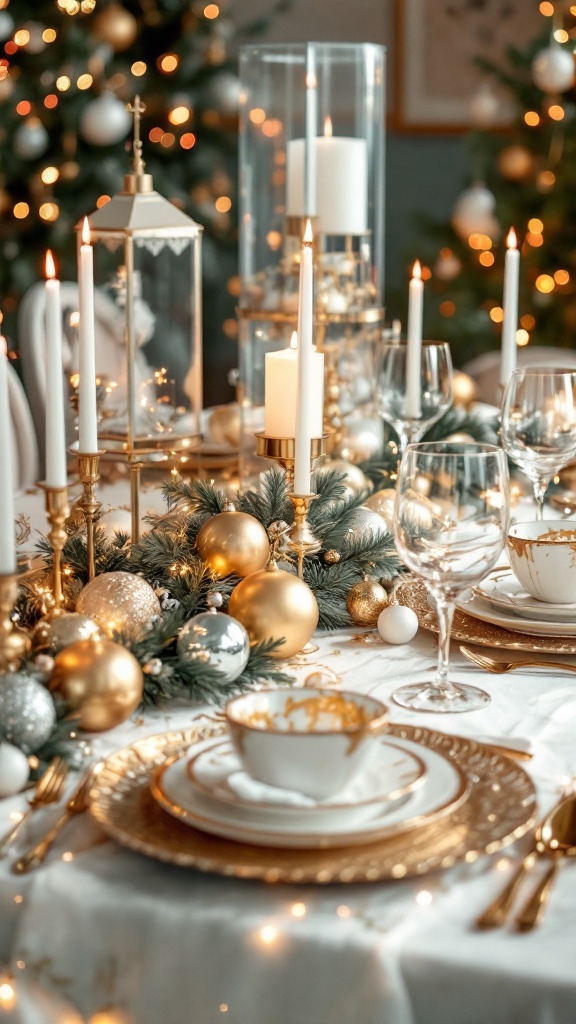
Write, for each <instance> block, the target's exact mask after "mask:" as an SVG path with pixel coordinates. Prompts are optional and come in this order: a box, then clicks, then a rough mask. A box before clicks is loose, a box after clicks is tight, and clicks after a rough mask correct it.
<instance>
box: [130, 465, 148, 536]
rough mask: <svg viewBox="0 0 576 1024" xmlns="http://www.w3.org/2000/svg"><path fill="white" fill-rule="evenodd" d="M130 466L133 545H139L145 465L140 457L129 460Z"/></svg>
mask: <svg viewBox="0 0 576 1024" xmlns="http://www.w3.org/2000/svg"><path fill="white" fill-rule="evenodd" d="M128 465H129V466H130V512H131V515H132V523H131V537H130V540H131V542H132V544H138V542H139V540H140V474H141V472H142V469H143V468H144V463H143V462H142V461H141V460H140V459H139V458H138V456H131V457H129V458H128Z"/></svg>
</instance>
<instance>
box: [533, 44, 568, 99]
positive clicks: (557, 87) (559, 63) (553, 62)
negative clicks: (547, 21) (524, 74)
mask: <svg viewBox="0 0 576 1024" xmlns="http://www.w3.org/2000/svg"><path fill="white" fill-rule="evenodd" d="M531 71H532V78H533V81H534V83H535V85H537V86H538V88H539V89H542V92H547V93H552V94H553V93H556V92H564V91H565V90H566V89H570V88H571V87H572V84H573V82H574V58H573V56H572V53H571V52H570V50H565V49H564V48H563V47H562V46H558V44H556V43H552V45H551V46H547V47H546V48H545V49H544V50H540V51H539V52H538V53H537V54H536V56H535V57H534V60H533V61H532V68H531Z"/></svg>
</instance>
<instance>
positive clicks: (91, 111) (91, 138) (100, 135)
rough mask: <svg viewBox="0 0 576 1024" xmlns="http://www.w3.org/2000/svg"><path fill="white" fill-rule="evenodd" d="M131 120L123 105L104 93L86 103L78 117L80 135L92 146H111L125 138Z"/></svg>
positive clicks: (110, 94) (107, 93) (109, 94)
mask: <svg viewBox="0 0 576 1024" xmlns="http://www.w3.org/2000/svg"><path fill="white" fill-rule="evenodd" d="M131 124H132V118H131V117H130V114H129V113H128V111H127V110H126V107H125V105H124V103H122V102H121V101H120V100H117V99H116V97H115V96H113V95H112V93H109V92H105V93H103V94H102V96H99V97H98V99H96V100H91V101H90V103H88V104H87V105H86V106H85V107H84V110H83V111H82V115H81V117H80V134H81V135H82V138H83V139H84V141H85V142H89V143H90V144H91V145H92V146H113V145H115V143H116V142H121V140H122V139H124V138H125V137H126V135H127V134H128V132H129V130H130V126H131Z"/></svg>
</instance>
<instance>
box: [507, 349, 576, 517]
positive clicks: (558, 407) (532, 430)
mask: <svg viewBox="0 0 576 1024" xmlns="http://www.w3.org/2000/svg"><path fill="white" fill-rule="evenodd" d="M500 432H501V438H502V446H503V448H504V450H505V451H506V452H507V453H508V455H509V456H510V458H511V459H512V460H513V461H514V462H515V463H516V465H517V466H519V467H520V469H521V470H522V472H523V473H525V474H526V476H527V477H528V479H529V480H530V481H531V483H532V487H533V489H534V498H535V501H536V519H542V518H543V508H544V495H545V494H546V489H547V487H548V485H549V483H550V481H551V479H552V477H553V476H554V475H555V474H556V473H557V472H558V470H559V469H561V468H562V466H564V465H566V463H567V462H569V461H570V460H571V459H572V458H574V456H575V455H576V373H574V372H572V371H570V370H562V369H558V370H550V369H549V368H547V367H545V366H528V367H525V368H523V369H518V370H513V371H512V373H511V374H510V378H509V380H508V385H507V387H506V390H505V393H504V398H503V402H502V418H501V428H500Z"/></svg>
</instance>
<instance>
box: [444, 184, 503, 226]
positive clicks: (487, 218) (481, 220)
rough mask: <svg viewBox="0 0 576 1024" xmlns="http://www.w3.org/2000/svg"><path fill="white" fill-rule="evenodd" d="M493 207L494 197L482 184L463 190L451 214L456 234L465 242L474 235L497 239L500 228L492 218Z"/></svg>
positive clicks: (493, 217)
mask: <svg viewBox="0 0 576 1024" xmlns="http://www.w3.org/2000/svg"><path fill="white" fill-rule="evenodd" d="M495 206H496V197H495V196H494V194H493V193H492V192H491V191H490V189H488V188H486V186H485V185H484V184H483V183H482V182H480V181H477V182H475V183H474V184H473V185H471V186H470V188H467V189H465V190H464V192H462V193H461V195H460V196H459V197H458V199H457V200H456V205H455V207H454V212H453V214H452V227H453V228H454V230H455V232H456V234H458V235H460V237H461V238H463V239H465V240H468V238H469V237H470V235H473V234H476V233H478V234H482V235H489V236H490V238H498V236H499V235H500V226H499V224H498V221H497V220H496V218H495V216H494V209H495Z"/></svg>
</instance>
